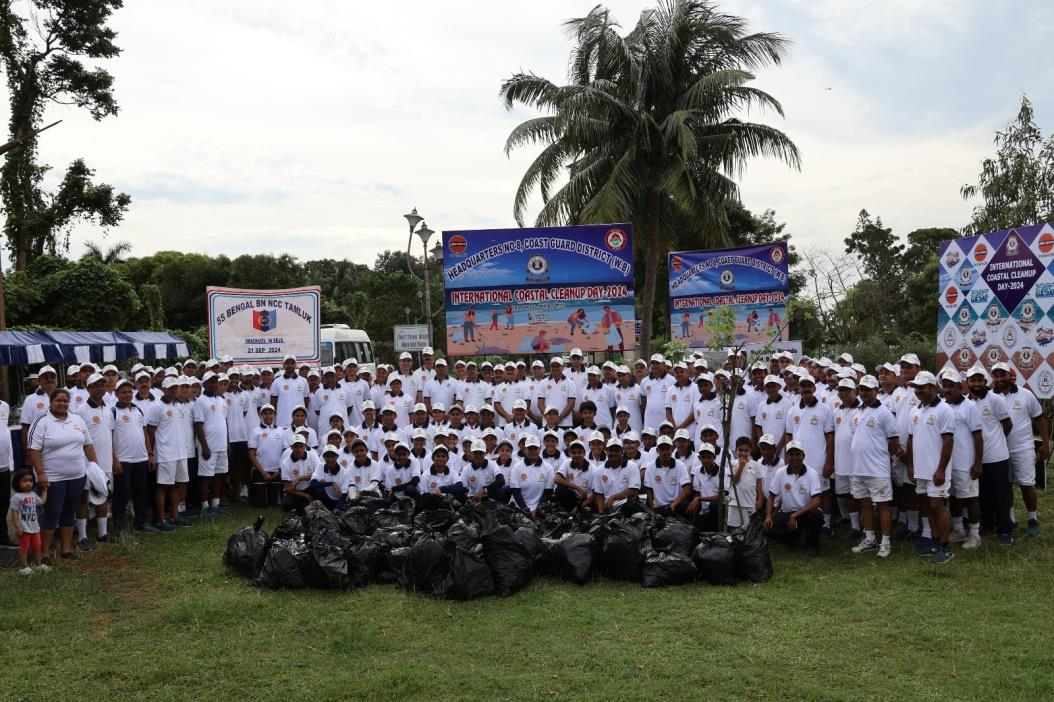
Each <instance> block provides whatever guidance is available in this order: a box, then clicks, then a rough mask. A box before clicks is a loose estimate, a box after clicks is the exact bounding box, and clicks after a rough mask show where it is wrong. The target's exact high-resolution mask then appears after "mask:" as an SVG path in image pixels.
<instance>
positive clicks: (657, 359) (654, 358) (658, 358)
mask: <svg viewBox="0 0 1054 702" xmlns="http://www.w3.org/2000/svg"><path fill="white" fill-rule="evenodd" d="M651 362H652V363H666V359H665V358H664V357H663V355H662V354H661V353H653V354H652V355H651Z"/></svg>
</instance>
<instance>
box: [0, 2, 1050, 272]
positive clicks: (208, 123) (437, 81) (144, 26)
mask: <svg viewBox="0 0 1054 702" xmlns="http://www.w3.org/2000/svg"><path fill="white" fill-rule="evenodd" d="M594 4H595V2H594V0H586V1H584V2H583V1H580V0H560V1H556V0H535V1H534V2H531V3H527V4H523V3H511V2H487V3H480V2H469V1H468V0H448V1H447V2H443V3H433V2H418V1H416V0H411V1H408V2H400V3H369V4H366V3H357V2H355V3H349V2H329V1H326V0H315V1H313V2H310V3H288V2H273V1H271V0H253V1H252V2H248V1H245V0H238V1H234V0H232V1H230V2H204V1H197V0H182V1H181V2H178V3H156V2H130V3H126V7H125V8H123V9H121V10H119V11H118V12H117V13H116V15H115V16H114V18H113V21H112V26H113V27H114V28H115V29H116V30H117V31H118V33H119V35H118V38H117V43H118V45H119V46H120V47H121V48H122V49H123V53H122V54H121V56H120V57H119V58H117V59H115V60H112V61H108V62H106V63H105V64H104V65H105V67H106V68H107V69H108V70H109V71H110V72H111V73H112V74H113V75H114V77H115V80H116V86H115V87H116V97H117V100H118V102H119V104H120V107H121V109H120V113H119V114H118V115H117V116H116V117H111V118H107V119H105V120H103V121H101V122H94V121H93V120H92V119H91V118H90V117H89V116H88V115H87V114H85V113H83V112H78V111H76V110H74V109H72V108H66V107H53V108H51V109H49V111H48V112H47V114H46V118H47V119H48V120H49V121H50V120H52V119H60V118H61V119H63V120H65V121H64V122H63V123H62V124H61V125H59V126H58V127H56V128H54V129H52V130H51V131H49V132H47V133H46V134H45V135H44V136H43V137H42V141H41V147H40V151H41V155H42V158H43V160H44V162H46V163H50V164H52V165H53V166H55V167H56V171H58V172H59V173H60V172H61V170H62V168H64V165H65V164H66V163H68V162H69V161H71V160H72V159H74V158H77V157H83V158H85V159H86V161H87V163H88V164H89V165H90V166H91V167H93V168H94V169H95V170H96V172H97V177H98V179H99V180H102V181H105V182H109V183H112V184H113V185H115V186H116V187H118V188H119V189H121V190H122V191H124V192H127V193H129V194H130V195H131V196H132V205H131V209H130V211H129V212H128V215H127V217H126V219H125V221H124V223H123V224H122V225H121V226H120V227H119V228H117V229H114V230H113V231H111V232H110V233H109V234H107V235H105V236H104V235H103V233H102V232H101V231H100V230H99V229H97V228H95V227H90V226H79V227H78V228H77V229H76V230H75V231H74V232H73V234H72V236H71V240H70V243H71V248H70V253H71V255H73V256H77V255H79V254H80V253H81V252H82V251H83V242H84V241H87V240H91V241H95V242H98V243H100V244H102V245H103V246H106V245H109V244H112V243H113V242H115V241H120V240H124V241H128V242H130V243H131V244H132V246H133V255H147V254H150V253H153V252H155V251H159V250H171V249H178V250H183V251H195V252H202V253H208V254H221V253H222V254H227V255H229V256H236V255H240V254H242V253H269V252H270V253H276V254H277V253H290V254H292V255H294V256H296V257H298V258H300V259H301V260H309V259H314V258H348V259H351V260H353V261H355V262H358V263H366V264H372V263H373V261H374V259H375V257H376V255H377V253H379V252H381V251H383V250H385V249H404V248H405V247H406V245H407V238H408V230H407V225H406V222H405V220H404V219H403V217H402V215H403V214H404V213H406V212H408V211H409V210H410V208H411V207H416V208H417V210H418V212H419V213H420V214H421V215H423V216H424V217H425V219H426V221H427V223H428V225H429V227H430V228H431V229H433V230H435V231H437V232H439V231H442V230H444V229H474V228H495V227H505V226H515V221H514V220H513V217H512V200H513V195H514V193H515V189H516V186H517V185H518V183H519V179H520V176H521V175H522V173H523V171H524V169H525V168H526V166H527V164H528V163H529V162H530V161H531V159H533V157H534V156H535V155H536V153H537V152H536V150H535V149H530V148H528V149H524V150H522V151H519V152H516V153H514V154H513V155H512V156H511V157H507V156H506V155H505V153H504V149H503V147H504V143H505V138H506V137H507V136H508V133H509V131H510V130H511V129H512V128H513V127H514V126H515V125H516V124H518V123H519V122H520V121H523V120H524V119H527V118H529V117H531V116H534V113H532V112H530V111H528V110H523V109H517V110H514V111H511V112H510V111H507V110H506V109H505V108H504V107H503V106H502V105H501V104H500V102H499V100H498V89H499V87H500V85H501V81H502V80H503V79H505V78H507V77H508V76H510V75H511V74H513V73H514V72H518V71H521V70H523V71H533V72H534V73H537V74H539V75H542V76H545V77H547V78H549V79H551V80H553V81H554V82H564V80H565V78H566V65H567V55H568V50H569V48H570V40H569V39H568V37H567V36H566V35H565V34H564V32H563V30H562V27H561V23H562V22H563V21H564V20H566V19H568V18H570V17H575V16H581V15H584V14H585V13H586V12H588V11H589V9H590V8H591V7H592V6H593V5H594ZM608 6H609V7H610V8H611V10H612V12H613V14H614V16H615V17H616V18H618V19H619V20H620V22H621V23H622V24H623V26H624V27H625V28H626V29H627V30H628V29H629V28H630V27H631V26H632V25H633V24H634V23H635V21H636V19H637V17H638V15H639V14H640V11H641V10H642V9H644V8H645V7H647V6H648V4H647V3H643V2H640V1H629V0H613V1H611V2H609V3H608ZM720 6H721V8H722V9H723V10H724V11H726V12H730V13H734V14H739V15H741V16H743V17H745V18H747V19H748V20H749V21H750V23H751V26H752V28H753V29H756V30H758V31H777V32H780V33H782V34H784V35H785V36H786V37H787V38H788V39H790V40H792V41H793V46H792V47H791V49H790V52H789V55H788V57H787V59H786V60H785V61H784V62H783V64H782V65H781V66H779V67H776V68H772V69H766V70H765V71H763V72H761V73H760V74H759V75H758V78H757V80H756V82H755V85H756V86H757V87H759V88H762V89H765V90H767V91H768V92H770V93H771V94H772V95H773V96H775V97H776V98H777V99H778V100H779V101H780V102H781V103H782V104H783V107H784V111H785V115H786V116H785V118H780V117H779V116H778V115H776V114H773V113H762V114H752V115H749V116H750V118H752V119H757V120H760V121H765V122H767V123H769V124H772V125H773V126H776V127H778V128H780V129H782V130H784V131H785V132H786V133H787V134H788V135H789V136H790V137H791V138H792V139H793V140H794V141H795V142H796V143H797V145H798V147H799V148H800V150H801V152H802V158H803V164H802V169H801V171H800V172H799V171H794V170H791V169H789V168H788V167H786V166H785V165H783V164H780V163H777V162H774V161H764V160H757V161H754V162H752V163H751V165H750V166H749V167H748V168H747V170H746V171H745V172H744V173H743V174H742V175H741V177H740V179H739V181H740V185H741V191H742V199H743V202H744V204H745V205H746V206H747V207H748V208H750V209H751V210H753V211H755V212H757V213H761V212H762V211H764V210H765V209H768V208H772V209H774V210H775V211H776V215H777V219H778V220H779V221H783V222H786V224H787V231H789V232H791V234H792V237H793V241H794V242H795V243H797V244H798V245H799V246H802V247H806V248H832V249H840V248H841V247H842V239H843V238H844V237H845V236H847V235H848V234H849V233H850V232H851V231H852V230H853V228H854V225H855V222H856V218H857V213H858V212H859V211H860V209H861V208H866V209H867V210H869V211H870V212H871V213H872V215H880V216H881V217H882V219H883V221H884V222H885V223H886V224H887V226H892V227H893V228H894V231H895V232H897V233H899V234H901V235H904V234H906V233H907V232H909V231H911V230H913V229H916V228H921V227H931V226H952V227H961V226H963V225H964V224H966V222H967V221H968V218H969V212H970V207H971V205H970V204H969V203H966V202H964V201H963V200H962V198H961V197H960V196H959V188H960V186H961V185H963V184H964V183H972V182H976V176H977V173H978V172H979V169H980V162H981V160H982V159H983V158H984V157H985V156H987V155H990V154H991V153H993V150H994V149H993V146H992V138H993V135H994V131H995V130H996V129H998V128H1000V127H1002V126H1004V125H1005V124H1006V123H1007V122H1009V121H1010V120H1011V119H1012V118H1013V117H1014V116H1015V115H1016V112H1017V107H1018V104H1019V101H1020V98H1021V95H1022V93H1027V94H1028V95H1029V96H1030V97H1031V98H1032V100H1033V102H1034V104H1035V107H1036V114H1037V120H1038V122H1039V123H1040V125H1041V126H1042V127H1043V129H1044V132H1045V133H1050V132H1051V131H1054V92H1052V91H1050V90H1049V86H1050V85H1052V84H1054V62H1052V61H1050V60H1049V59H1048V58H1047V54H1046V51H1045V49H1046V48H1047V46H1048V44H1049V39H1048V38H1049V34H1050V30H1051V29H1054V5H1052V4H1051V3H1049V2H1044V1H1043V0H1014V1H1012V2H1005V3H991V2H984V1H982V0H976V1H973V0H963V1H959V2H951V1H946V0H929V2H926V3H920V2H914V1H910V0H884V1H883V2H872V3H867V4H863V3H851V2H841V1H838V0H833V1H828V0H781V2H778V3H777V2H771V1H770V2H761V1H760V0H728V1H727V2H723V3H721V5H720ZM5 118H6V115H5ZM56 175H58V174H56ZM535 204H537V203H535ZM534 210H536V208H534ZM534 210H532V211H534ZM433 243H434V242H433ZM414 244H415V249H414V251H415V253H419V252H420V246H421V244H420V242H419V241H418V240H416V239H415V240H414Z"/></svg>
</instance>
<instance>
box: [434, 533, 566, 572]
mask: <svg viewBox="0 0 1054 702" xmlns="http://www.w3.org/2000/svg"><path fill="white" fill-rule="evenodd" d="M449 536H450V532H449V531H448V532H447V537H449ZM512 538H513V540H514V541H515V542H516V543H518V544H519V545H520V546H522V547H523V549H524V550H525V551H526V552H527V554H528V555H529V556H530V557H531V561H533V562H534V567H535V569H536V570H537V569H541V568H543V567H544V565H545V561H546V560H547V558H548V557H547V556H546V554H545V547H544V546H542V537H541V536H539V535H538V529H537V528H536V527H535V526H534V524H533V523H529V524H525V525H523V526H520V527H517V528H516V529H514V530H513V532H512Z"/></svg>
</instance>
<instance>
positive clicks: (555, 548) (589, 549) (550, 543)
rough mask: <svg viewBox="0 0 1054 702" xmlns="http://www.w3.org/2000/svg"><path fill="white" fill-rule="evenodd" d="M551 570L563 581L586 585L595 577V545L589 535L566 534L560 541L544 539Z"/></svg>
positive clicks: (543, 542)
mask: <svg viewBox="0 0 1054 702" xmlns="http://www.w3.org/2000/svg"><path fill="white" fill-rule="evenodd" d="M542 544H543V545H544V546H545V551H546V554H547V555H548V561H549V568H550V569H551V570H552V571H553V573H555V574H556V575H557V576H558V577H560V578H562V579H563V580H570V581H571V582H573V583H576V584H578V585H585V584H586V583H588V582H589V579H590V578H592V577H593V560H594V545H593V537H592V536H590V535H589V534H579V533H571V534H564V535H563V536H561V537H560V538H559V539H542Z"/></svg>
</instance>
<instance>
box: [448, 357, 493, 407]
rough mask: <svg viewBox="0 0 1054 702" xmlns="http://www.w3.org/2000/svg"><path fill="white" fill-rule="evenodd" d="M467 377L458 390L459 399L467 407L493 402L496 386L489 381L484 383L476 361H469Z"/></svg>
mask: <svg viewBox="0 0 1054 702" xmlns="http://www.w3.org/2000/svg"><path fill="white" fill-rule="evenodd" d="M466 374H467V376H466V378H465V381H464V382H463V383H461V385H460V387H458V390H457V397H458V400H460V401H461V404H462V405H463V406H465V407H467V406H469V405H472V406H473V407H475V408H477V409H479V408H480V407H482V406H483V405H485V404H487V403H488V402H491V401H492V400H493V397H494V386H493V385H490V384H489V383H484V382H483V381H482V380H480V378H479V369H478V368H477V367H476V364H475V362H473V361H469V363H468V365H467V367H466Z"/></svg>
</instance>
